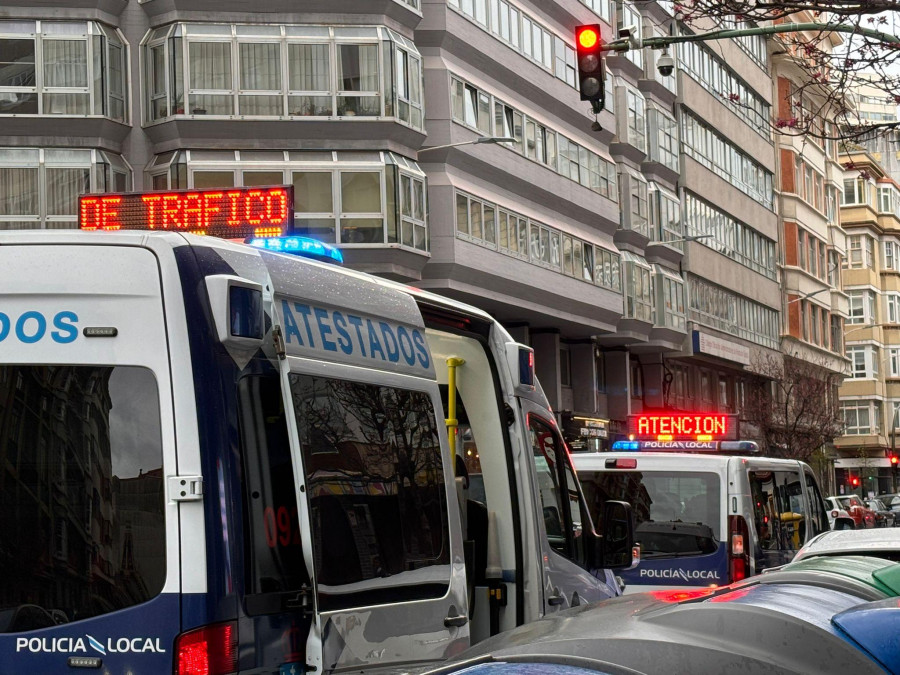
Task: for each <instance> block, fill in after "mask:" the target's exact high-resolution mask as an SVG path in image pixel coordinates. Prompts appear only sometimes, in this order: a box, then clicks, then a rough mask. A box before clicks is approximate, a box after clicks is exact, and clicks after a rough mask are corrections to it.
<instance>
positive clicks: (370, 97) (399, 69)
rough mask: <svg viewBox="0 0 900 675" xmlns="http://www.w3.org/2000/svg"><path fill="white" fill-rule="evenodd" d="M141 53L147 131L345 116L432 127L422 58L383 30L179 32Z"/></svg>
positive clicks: (160, 33) (237, 27)
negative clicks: (226, 120)
mask: <svg viewBox="0 0 900 675" xmlns="http://www.w3.org/2000/svg"><path fill="white" fill-rule="evenodd" d="M142 44H143V46H142V54H143V60H144V69H145V72H146V80H147V83H148V85H149V87H148V92H147V94H146V101H145V103H146V111H147V112H146V115H147V120H146V121H147V122H155V121H158V120H163V119H166V118H168V117H171V116H175V115H207V116H219V117H231V116H236V115H240V116H242V117H276V118H282V117H334V116H337V117H394V118H396V119H398V120H399V121H401V122H403V123H404V124H409V125H411V126H413V127H414V128H417V129H421V128H423V126H424V115H423V113H422V110H423V95H422V92H423V83H422V65H421V56H420V55H419V52H418V50H417V49H416V47H415V45H414V44H413V43H412V41H410V40H407V39H406V38H404V37H402V36H401V35H398V34H397V33H395V32H394V31H392V30H390V29H388V28H385V27H378V26H353V27H351V26H344V27H340V26H336V27H328V26H301V25H271V24H269V25H243V24H189V23H188V24H172V25H169V26H163V27H161V28H157V29H155V30H153V31H151V32H150V33H148V35H147V36H146V37H145V38H144V41H143V43H142ZM233 64H234V66H233ZM185 96H187V105H186V106H185V104H184V100H185Z"/></svg>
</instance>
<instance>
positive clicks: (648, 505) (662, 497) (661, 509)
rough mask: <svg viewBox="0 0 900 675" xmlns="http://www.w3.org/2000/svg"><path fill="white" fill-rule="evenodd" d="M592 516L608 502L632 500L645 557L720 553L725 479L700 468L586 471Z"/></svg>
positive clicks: (583, 479)
mask: <svg viewBox="0 0 900 675" xmlns="http://www.w3.org/2000/svg"><path fill="white" fill-rule="evenodd" d="M578 477H579V478H580V479H581V486H582V488H583V489H584V496H585V501H586V502H587V504H588V509H589V511H590V514H591V518H592V519H593V521H594V522H600V514H601V509H602V507H603V504H604V502H606V501H608V500H610V499H616V500H622V501H626V502H630V503H631V506H632V508H633V509H634V517H635V541H636V543H639V544H640V545H641V556H642V557H644V558H648V559H649V558H654V559H656V558H675V557H680V556H694V555H704V554H707V553H715V551H716V549H717V547H718V545H719V540H720V531H721V527H720V521H721V517H722V516H721V514H722V505H721V491H720V483H721V479H720V477H719V475H718V474H715V473H711V472H699V471H580V472H579V474H578Z"/></svg>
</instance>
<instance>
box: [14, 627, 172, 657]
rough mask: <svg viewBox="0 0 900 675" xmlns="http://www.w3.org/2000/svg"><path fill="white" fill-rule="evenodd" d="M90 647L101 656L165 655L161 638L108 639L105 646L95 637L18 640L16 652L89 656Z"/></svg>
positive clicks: (85, 635)
mask: <svg viewBox="0 0 900 675" xmlns="http://www.w3.org/2000/svg"><path fill="white" fill-rule="evenodd" d="M88 647H90V648H91V649H93V650H94V651H95V652H97V653H98V654H100V655H101V656H106V655H108V654H148V653H149V654H164V653H165V652H166V650H165V649H163V646H162V644H161V643H160V639H159V638H149V637H136V638H125V637H120V638H107V640H106V643H105V644H104V643H103V642H101V641H100V640H98V639H97V638H95V637H94V636H93V635H88V634H87V633H85V634H84V637H54V638H49V637H44V638H36V637H35V638H24V637H22V638H16V652H23V651H28V652H31V653H32V654H87V653H88Z"/></svg>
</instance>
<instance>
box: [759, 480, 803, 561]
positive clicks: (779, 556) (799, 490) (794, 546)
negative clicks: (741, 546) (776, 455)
mask: <svg viewBox="0 0 900 675" xmlns="http://www.w3.org/2000/svg"><path fill="white" fill-rule="evenodd" d="M749 478H750V494H751V497H752V499H753V509H754V518H753V520H754V525H755V527H756V534H757V545H758V548H759V550H758V551H756V555H757V569H764V568H767V567H774V566H776V565H782V564H784V563H787V562H790V559H791V558H792V557H793V554H794V553H795V552H796V551H797V550H799V549H800V547H801V546H803V544H804V542H805V541H806V528H807V527H808V522H807V521H808V516H809V514H807V512H806V506H805V504H804V501H803V485H802V484H801V482H800V480H801V479H800V474H799V472H797V471H750V472H749Z"/></svg>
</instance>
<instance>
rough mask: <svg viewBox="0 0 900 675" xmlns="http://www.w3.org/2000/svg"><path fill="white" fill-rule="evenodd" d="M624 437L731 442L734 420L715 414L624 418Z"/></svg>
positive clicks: (732, 416) (632, 416)
mask: <svg viewBox="0 0 900 675" xmlns="http://www.w3.org/2000/svg"><path fill="white" fill-rule="evenodd" d="M628 434H629V436H634V438H636V439H652V440H660V441H675V440H697V441H733V440H736V439H737V437H738V416H737V415H724V414H717V413H704V414H692V413H643V414H640V415H629V416H628Z"/></svg>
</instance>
